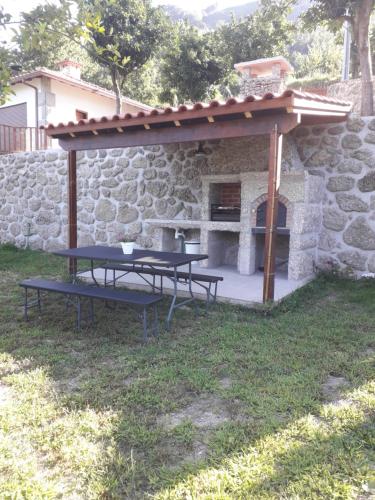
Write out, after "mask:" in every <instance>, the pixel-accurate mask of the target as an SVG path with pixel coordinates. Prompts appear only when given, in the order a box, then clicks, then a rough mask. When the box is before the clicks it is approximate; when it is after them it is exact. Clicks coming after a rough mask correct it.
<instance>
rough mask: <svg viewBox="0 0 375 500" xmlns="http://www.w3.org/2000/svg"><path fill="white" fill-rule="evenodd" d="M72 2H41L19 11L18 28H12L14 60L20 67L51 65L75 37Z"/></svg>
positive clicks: (52, 66) (25, 68)
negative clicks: (14, 48) (29, 9)
mask: <svg viewBox="0 0 375 500" xmlns="http://www.w3.org/2000/svg"><path fill="white" fill-rule="evenodd" d="M71 6H72V3H71V2H70V1H69V0H59V2H58V3H57V4H52V3H47V4H41V5H38V6H37V7H35V8H34V9H32V10H31V11H29V12H21V14H20V23H19V26H18V28H19V29H18V30H14V38H13V42H14V43H15V44H16V47H17V49H16V50H15V51H14V55H13V58H14V61H15V62H17V64H19V65H21V66H22V70H33V69H35V68H36V67H37V66H45V67H48V68H54V66H55V63H56V62H57V61H58V60H59V55H60V52H61V50H63V48H64V47H65V46H66V45H67V44H68V43H69V42H70V40H71V38H72V37H74V36H75V29H76V26H75V24H74V22H73V18H72V14H71Z"/></svg>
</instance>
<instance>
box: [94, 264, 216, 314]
mask: <svg viewBox="0 0 375 500" xmlns="http://www.w3.org/2000/svg"><path fill="white" fill-rule="evenodd" d="M101 267H102V268H103V269H104V284H105V286H107V285H108V284H112V285H113V286H114V287H115V286H116V281H117V280H119V279H120V278H122V277H124V276H126V275H127V274H129V273H136V274H138V275H139V276H141V277H142V278H143V279H144V280H145V281H146V283H148V284H149V285H150V286H151V287H152V290H153V291H155V290H159V291H160V293H162V292H163V277H166V278H169V279H172V280H174V278H175V272H174V270H172V269H161V268H155V267H154V268H150V267H143V266H132V265H127V264H118V263H117V262H109V263H107V264H104V265H102V266H101ZM109 270H111V271H113V277H112V280H110V281H109V280H108V279H107V271H109ZM116 271H120V272H122V274H121V275H120V276H116ZM143 275H149V276H152V277H153V280H152V283H151V282H149V281H148V280H147V279H145V278H144V276H143ZM156 276H160V286H157V285H156V282H155V277H156ZM176 276H177V279H178V280H179V281H181V280H184V281H185V283H187V282H188V280H189V273H188V272H186V271H177V273H176ZM223 279H224V278H223V277H222V276H212V275H209V274H198V273H192V274H191V281H192V282H193V283H196V284H197V285H199V286H200V287H202V288H203V289H204V290H205V291H206V295H207V298H206V308H208V306H209V304H210V303H214V302H216V296H217V285H218V282H219V281H223ZM203 283H207V284H208V286H205V285H203ZM212 287H214V289H213V290H212Z"/></svg>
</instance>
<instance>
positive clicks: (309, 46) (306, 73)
mask: <svg viewBox="0 0 375 500" xmlns="http://www.w3.org/2000/svg"><path fill="white" fill-rule="evenodd" d="M290 59H291V63H292V65H293V67H294V69H295V72H294V77H295V78H296V79H300V78H304V79H311V80H312V79H317V78H318V77H319V75H320V77H322V76H323V75H324V76H325V77H326V78H327V79H335V78H338V77H339V76H340V70H341V59H342V43H341V40H340V43H338V40H337V39H336V37H335V36H333V35H332V33H331V32H330V31H328V29H327V28H325V27H318V28H317V29H316V30H315V31H313V32H310V33H306V32H301V33H300V35H299V36H298V38H297V40H296V41H295V43H294V46H293V48H292V50H291V58H290Z"/></svg>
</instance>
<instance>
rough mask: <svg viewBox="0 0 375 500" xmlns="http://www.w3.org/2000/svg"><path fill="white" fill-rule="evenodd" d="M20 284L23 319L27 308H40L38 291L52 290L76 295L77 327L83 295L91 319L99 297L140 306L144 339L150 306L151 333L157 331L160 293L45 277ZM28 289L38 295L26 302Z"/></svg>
mask: <svg viewBox="0 0 375 500" xmlns="http://www.w3.org/2000/svg"><path fill="white" fill-rule="evenodd" d="M20 286H21V287H22V288H24V289H25V303H24V312H25V319H28V315H27V313H28V309H29V308H30V307H34V306H35V305H37V306H38V308H39V310H41V300H40V291H46V292H54V293H59V294H62V295H65V296H67V297H77V304H75V305H76V308H77V327H78V328H80V324H81V303H80V298H81V297H85V298H88V299H90V304H91V314H90V319H91V320H92V321H93V299H101V300H105V301H114V302H120V303H123V304H129V305H131V306H137V307H141V308H142V309H143V327H144V332H143V333H144V340H147V308H148V307H150V306H152V307H153V310H154V328H153V333H154V334H155V333H157V310H156V304H157V303H158V302H160V301H161V300H162V297H161V296H160V295H151V294H146V293H142V292H134V291H128V290H118V289H114V288H101V287H94V286H88V285H82V284H77V283H65V282H60V281H54V280H47V279H40V278H36V279H26V280H24V281H22V282H21V283H20ZM29 289H32V290H36V291H37V292H38V297H37V300H36V302H34V303H32V304H30V303H29V302H28V295H27V291H28V290H29Z"/></svg>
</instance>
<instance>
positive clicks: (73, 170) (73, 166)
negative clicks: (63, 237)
mask: <svg viewBox="0 0 375 500" xmlns="http://www.w3.org/2000/svg"><path fill="white" fill-rule="evenodd" d="M68 189H69V192H68V231H69V232H68V240H69V241H68V243H69V248H77V154H76V151H75V150H71V151H69V154H68ZM76 271H77V260H76V259H73V258H70V259H69V273H70V274H75V272H76Z"/></svg>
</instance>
